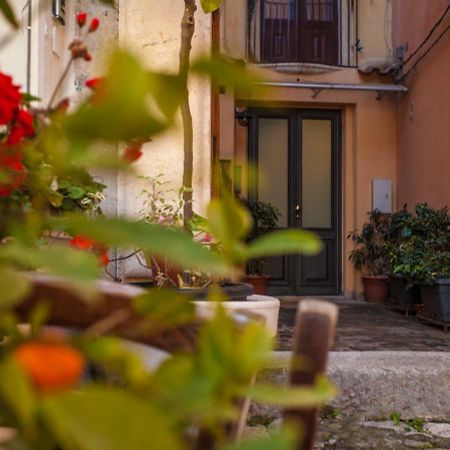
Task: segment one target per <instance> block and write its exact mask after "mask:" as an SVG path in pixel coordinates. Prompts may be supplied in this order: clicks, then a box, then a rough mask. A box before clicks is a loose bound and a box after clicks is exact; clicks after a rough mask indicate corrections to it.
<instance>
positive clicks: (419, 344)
mask: <svg viewBox="0 0 450 450" xmlns="http://www.w3.org/2000/svg"><path fill="white" fill-rule="evenodd" d="M336 303H337V304H338V305H339V321H338V327H337V336H336V340H335V345H334V350H335V351H381V350H397V351H400V350H406V351H408V350H410V351H450V333H444V332H443V331H442V330H441V329H439V328H437V327H433V326H429V325H425V324H422V323H419V322H417V321H416V320H415V318H414V317H405V316H404V315H403V314H401V313H398V312H395V311H391V310H388V309H386V307H385V306H384V305H376V304H371V303H366V302H362V301H361V302H357V301H337V302H336ZM297 304H298V300H297V301H294V300H293V299H292V298H289V300H284V299H283V298H281V310H280V318H279V322H278V327H279V329H278V350H291V349H292V339H293V330H294V322H295V314H296V310H297Z"/></svg>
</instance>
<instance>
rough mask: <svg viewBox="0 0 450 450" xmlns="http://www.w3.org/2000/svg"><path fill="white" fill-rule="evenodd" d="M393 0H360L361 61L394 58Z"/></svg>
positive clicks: (359, 32) (359, 33)
mask: <svg viewBox="0 0 450 450" xmlns="http://www.w3.org/2000/svg"><path fill="white" fill-rule="evenodd" d="M409 1H410V0H409ZM391 30H392V0H359V2H358V38H359V40H360V46H361V47H362V51H361V52H360V53H359V55H358V61H359V63H363V62H364V61H376V60H391V59H392V32H391Z"/></svg>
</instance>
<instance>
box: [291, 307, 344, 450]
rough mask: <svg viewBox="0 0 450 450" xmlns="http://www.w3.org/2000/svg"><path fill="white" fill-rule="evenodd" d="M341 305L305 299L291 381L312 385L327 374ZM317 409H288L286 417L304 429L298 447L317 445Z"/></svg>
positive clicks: (302, 449) (308, 449) (307, 448)
mask: <svg viewBox="0 0 450 450" xmlns="http://www.w3.org/2000/svg"><path fill="white" fill-rule="evenodd" d="M337 318H338V307H337V306H336V305H334V304H332V303H330V302H325V301H320V300H306V299H305V300H302V301H301V302H300V304H299V307H298V310H297V318H296V324H295V340H294V348H293V357H292V362H291V368H290V373H289V383H290V384H291V385H293V386H312V385H314V383H315V381H316V379H317V376H318V375H325V373H326V369H327V362H328V354H329V352H330V350H331V347H332V344H333V340H334V334H335V329H336V323H337ZM318 416H319V410H318V409H307V410H305V409H289V410H286V411H285V412H284V419H285V421H286V422H288V423H289V424H291V425H293V426H297V427H299V428H300V429H301V430H302V433H301V438H300V439H299V441H298V442H297V446H296V450H311V449H312V448H313V446H314V439H315V435H316V428H317V422H318Z"/></svg>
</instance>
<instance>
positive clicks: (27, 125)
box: [6, 109, 34, 145]
mask: <svg viewBox="0 0 450 450" xmlns="http://www.w3.org/2000/svg"><path fill="white" fill-rule="evenodd" d="M33 136H34V127H33V116H32V115H31V114H30V113H29V112H27V111H24V110H23V109H20V110H18V111H17V114H16V117H15V121H14V124H13V127H12V128H11V132H10V133H9V136H8V139H7V140H6V144H7V145H15V144H17V143H18V142H19V141H21V140H22V139H23V138H24V137H33Z"/></svg>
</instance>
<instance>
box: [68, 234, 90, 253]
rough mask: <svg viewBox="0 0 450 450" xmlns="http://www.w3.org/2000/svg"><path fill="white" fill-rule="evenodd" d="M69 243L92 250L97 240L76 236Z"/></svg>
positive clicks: (75, 246) (81, 248) (82, 248)
mask: <svg viewBox="0 0 450 450" xmlns="http://www.w3.org/2000/svg"><path fill="white" fill-rule="evenodd" d="M69 244H70V245H71V246H72V247H74V248H79V249H80V250H90V249H91V248H92V247H93V246H94V245H95V241H94V240H92V239H89V238H86V237H84V236H75V237H74V238H73V239H72V240H71V241H69Z"/></svg>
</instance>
